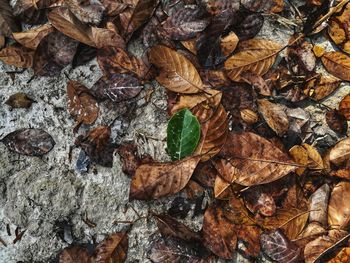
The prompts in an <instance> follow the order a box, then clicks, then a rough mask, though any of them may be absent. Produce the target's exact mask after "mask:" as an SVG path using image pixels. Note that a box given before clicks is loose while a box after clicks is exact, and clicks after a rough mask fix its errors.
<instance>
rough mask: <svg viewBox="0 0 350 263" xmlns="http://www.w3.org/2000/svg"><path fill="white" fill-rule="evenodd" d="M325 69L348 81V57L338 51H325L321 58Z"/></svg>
mask: <svg viewBox="0 0 350 263" xmlns="http://www.w3.org/2000/svg"><path fill="white" fill-rule="evenodd" d="M321 60H322V63H323V65H324V66H325V68H326V70H327V71H328V72H329V73H331V74H332V75H334V76H335V77H337V78H340V79H342V80H347V81H350V57H349V56H347V55H345V54H343V53H341V52H338V51H332V52H326V53H324V55H323V56H322V58H321Z"/></svg>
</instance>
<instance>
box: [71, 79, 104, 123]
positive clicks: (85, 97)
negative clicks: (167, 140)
mask: <svg viewBox="0 0 350 263" xmlns="http://www.w3.org/2000/svg"><path fill="white" fill-rule="evenodd" d="M67 96H68V101H67V103H68V111H69V114H70V115H71V116H72V117H73V118H74V119H75V121H76V122H77V124H78V125H79V124H82V123H83V124H93V123H94V122H95V121H96V119H97V117H98V114H99V107H98V104H97V101H96V100H95V98H94V97H93V96H92V95H91V93H90V90H89V89H88V88H86V87H85V86H84V85H82V84H81V83H79V82H78V81H74V80H71V81H69V82H68V85H67Z"/></svg>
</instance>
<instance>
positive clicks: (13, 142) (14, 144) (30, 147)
mask: <svg viewBox="0 0 350 263" xmlns="http://www.w3.org/2000/svg"><path fill="white" fill-rule="evenodd" d="M1 141H2V142H3V143H4V144H5V146H6V147H7V148H8V149H9V150H11V151H13V152H15V153H18V154H23V155H29V156H42V155H44V154H46V153H48V152H49V151H51V150H52V148H53V147H54V145H55V141H54V140H53V139H52V137H51V135H50V134H48V133H47V132H46V131H44V130H41V129H19V130H16V131H14V132H11V133H9V134H7V135H6V136H5V137H4V138H3V139H2V140H1Z"/></svg>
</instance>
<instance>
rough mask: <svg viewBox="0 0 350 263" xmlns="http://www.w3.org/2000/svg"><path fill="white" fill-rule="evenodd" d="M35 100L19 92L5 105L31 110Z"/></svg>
mask: <svg viewBox="0 0 350 263" xmlns="http://www.w3.org/2000/svg"><path fill="white" fill-rule="evenodd" d="M32 103H33V100H32V99H31V98H29V97H28V96H27V94H25V93H23V92H18V93H16V94H13V95H11V96H10V97H9V98H8V99H7V100H6V101H5V104H7V105H9V106H10V107H12V108H27V109H28V108H30V106H31V105H32Z"/></svg>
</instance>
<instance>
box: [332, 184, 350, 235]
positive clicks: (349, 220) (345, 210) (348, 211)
mask: <svg viewBox="0 0 350 263" xmlns="http://www.w3.org/2000/svg"><path fill="white" fill-rule="evenodd" d="M349 198H350V183H349V182H347V181H342V182H340V183H338V184H336V185H335V186H334V188H333V191H332V193H331V197H330V199H329V204H328V223H329V225H330V226H332V227H333V228H338V229H347V228H348V227H349V224H350V205H349V202H348V200H349Z"/></svg>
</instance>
